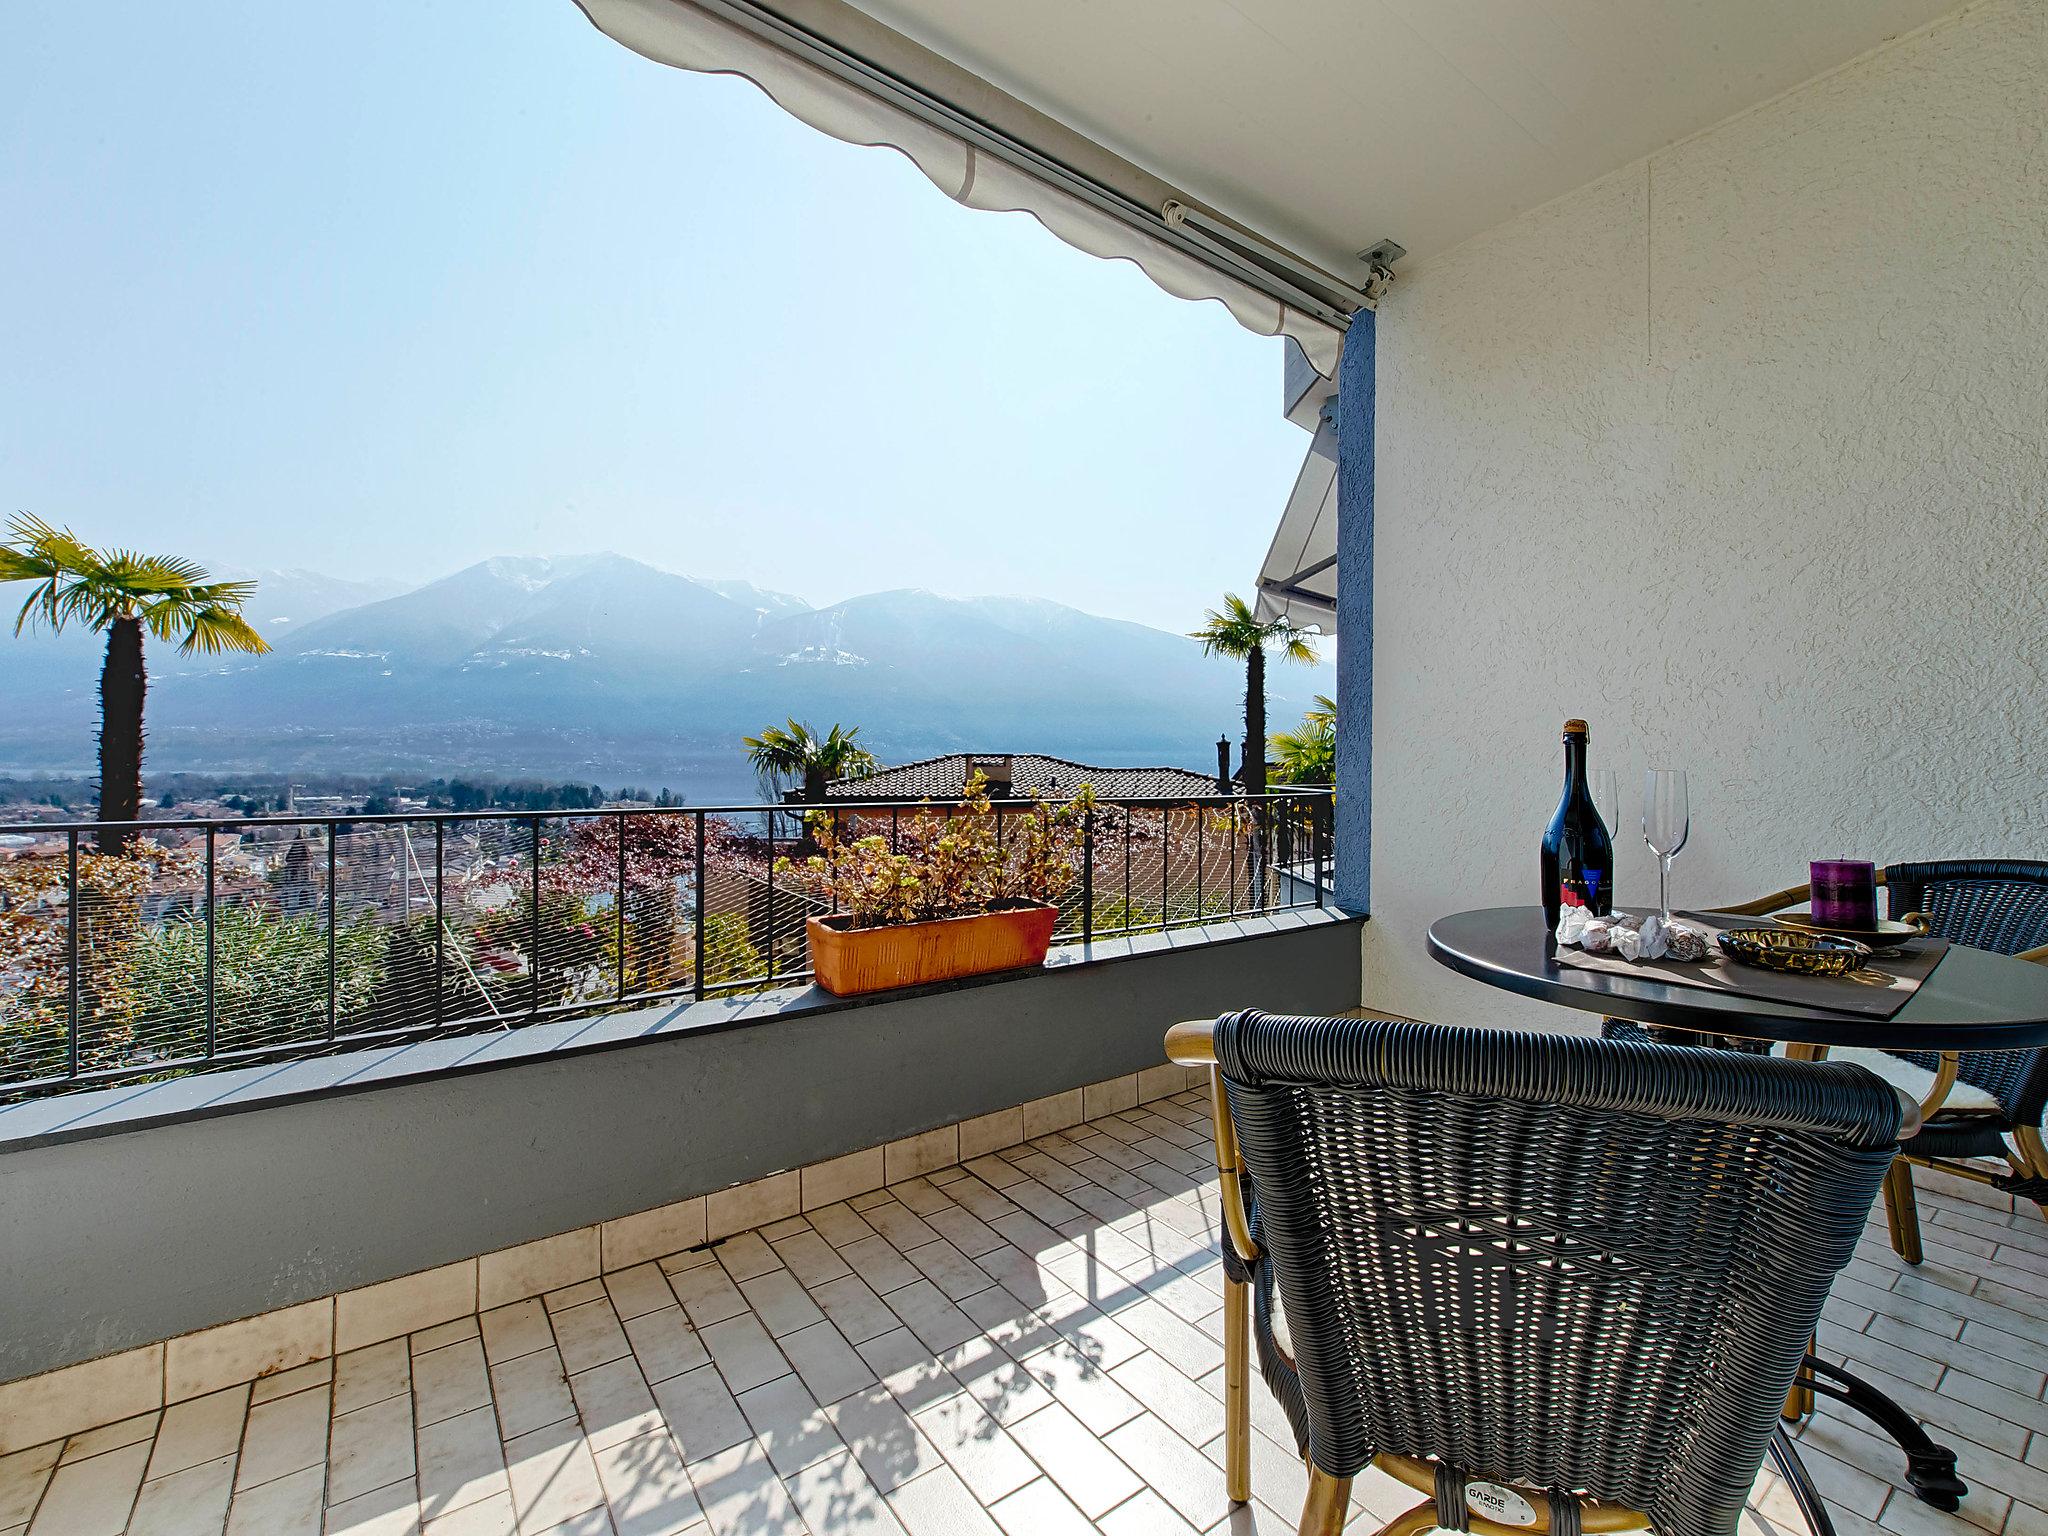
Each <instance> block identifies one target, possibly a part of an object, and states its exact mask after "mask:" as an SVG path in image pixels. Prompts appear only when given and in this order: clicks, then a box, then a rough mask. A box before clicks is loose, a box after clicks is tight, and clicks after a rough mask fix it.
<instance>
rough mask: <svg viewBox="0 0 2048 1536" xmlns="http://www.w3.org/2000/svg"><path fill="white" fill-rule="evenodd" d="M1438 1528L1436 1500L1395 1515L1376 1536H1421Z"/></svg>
mask: <svg viewBox="0 0 2048 1536" xmlns="http://www.w3.org/2000/svg"><path fill="white" fill-rule="evenodd" d="M1435 1529H1436V1501H1435V1500H1434V1499H1432V1500H1430V1501H1429V1502H1427V1503H1424V1504H1418V1505H1416V1506H1415V1507H1414V1508H1413V1509H1411V1510H1409V1511H1408V1512H1407V1513H1405V1514H1400V1515H1396V1516H1394V1518H1393V1519H1391V1520H1389V1521H1388V1522H1387V1523H1386V1524H1385V1525H1383V1526H1381V1527H1380V1528H1379V1530H1378V1531H1377V1532H1375V1533H1374V1536H1420V1533H1421V1532H1423V1531H1433V1530H1435Z"/></svg>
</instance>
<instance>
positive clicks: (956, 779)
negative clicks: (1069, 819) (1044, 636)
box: [794, 752, 1236, 802]
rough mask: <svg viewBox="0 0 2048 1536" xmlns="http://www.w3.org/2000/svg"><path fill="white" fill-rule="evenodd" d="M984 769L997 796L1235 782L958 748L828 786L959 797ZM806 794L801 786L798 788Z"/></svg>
mask: <svg viewBox="0 0 2048 1536" xmlns="http://www.w3.org/2000/svg"><path fill="white" fill-rule="evenodd" d="M976 773H979V774H980V775H981V776H982V777H983V778H984V779H985V780H986V781H987V783H988V791H989V794H990V795H991V796H994V797H998V798H1001V797H1009V798H1015V799H1025V800H1028V799H1032V798H1034V797H1036V796H1039V795H1043V796H1044V797H1045V798H1046V799H1048V800H1057V799H1064V798H1065V797H1067V796H1069V795H1072V794H1073V793H1074V792H1075V791H1076V790H1078V789H1080V787H1081V786H1082V785H1083V784H1088V785H1092V786H1093V787H1094V789H1095V793H1096V794H1097V795H1099V796H1101V797H1102V798H1104V799H1109V800H1148V799H1162V800H1164V799H1178V798H1182V797H1189V798H1192V797H1194V796H1197V795H1214V794H1229V793H1232V792H1233V791H1234V789H1235V788H1236V786H1235V785H1233V784H1230V783H1227V782H1225V781H1221V780H1219V779H1218V777H1217V776H1216V775H1214V774H1205V773H1196V772H1195V771H1194V770H1193V769H1191V768H1094V767H1090V766H1089V765H1088V764H1086V763H1075V762H1069V761H1068V760H1067V759H1065V758H1063V757H1046V756H1044V755H1043V754H1041V753H1037V752H1014V753H1012V752H953V753H948V754H947V755H946V756H944V757H928V758H925V759H924V760H922V761H921V762H915V763H905V764H903V765H902V766H900V767H896V768H878V769H876V770H875V771H874V772H873V773H861V774H852V775H849V776H847V777H846V778H841V779H834V780H832V782H831V783H830V784H829V785H827V786H826V789H825V795H826V798H827V799H830V800H883V801H906V802H914V801H918V800H951V799H956V798H958V796H959V795H960V792H961V791H962V790H963V789H964V788H965V787H966V785H967V781H968V779H970V778H971V777H973V776H974V775H975V774H976ZM794 793H795V794H796V795H798V796H800V795H801V794H802V791H801V790H798V791H795V792H794Z"/></svg>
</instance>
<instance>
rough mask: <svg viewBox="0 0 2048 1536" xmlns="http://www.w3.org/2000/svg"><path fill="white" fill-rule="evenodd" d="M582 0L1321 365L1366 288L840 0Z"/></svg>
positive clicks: (662, 50) (954, 191)
mask: <svg viewBox="0 0 2048 1536" xmlns="http://www.w3.org/2000/svg"><path fill="white" fill-rule="evenodd" d="M576 3H577V4H578V5H579V6H581V7H582V9H583V12H584V14H585V15H587V16H588V17H589V18H590V20H591V21H592V22H593V23H594V24H595V25H596V26H597V27H598V29H599V30H600V31H602V32H604V33H605V34H606V35H607V36H608V37H611V38H613V39H614V40H616V41H617V42H620V43H622V44H624V45H625V46H626V47H628V48H631V49H632V50H633V51H634V52H636V53H639V54H643V55H645V56H646V57H647V58H650V59H653V60H656V61H657V62H659V63H663V64H668V65H672V66H674V67H676V68H678V69H687V70H693V71H697V72H699V73H707V74H734V75H739V76H742V77H744V78H745V79H747V80H750V81H752V82H753V83H754V84H755V85H758V86H759V87H760V88H761V89H762V90H763V91H765V92H766V93H767V94H768V95H769V97H771V98H772V99H773V100H774V101H775V102H776V103H777V104H779V105H780V106H781V107H782V108H783V109H784V110H786V111H788V112H789V113H790V114H791V115H793V116H795V117H797V118H799V119H801V120H802V121H804V122H806V123H808V124H810V125H811V126H812V127H814V128H816V129H818V130H819V131H821V132H823V133H829V134H831V135H832V136H833V137H834V138H837V139H842V140H844V141H846V142H847V143H850V144H865V145H874V146H880V147H887V148H890V149H895V150H898V151H900V152H901V153H902V154H904V155H905V156H906V157H908V158H909V160H910V161H911V162H912V163H913V164H914V165H916V166H917V167H918V169H919V170H921V171H923V172H924V174H925V175H926V176H927V177H929V178H930V179H931V181H932V183H933V184H934V185H935V186H937V187H938V188H939V190H940V191H942V192H944V193H945V194H946V195H947V196H948V197H950V198H952V199H953V200H954V201H956V202H959V203H962V204H964V205H966V206H967V207H970V208H981V209H986V210H991V211H1016V212H1023V213H1029V214H1031V215H1032V216H1033V217H1034V218H1036V219H1037V220H1038V221H1039V222H1040V223H1041V224H1043V225H1044V226H1045V227H1046V228H1047V229H1048V230H1050V231H1051V232H1052V233H1053V234H1055V235H1057V236H1058V237H1059V238H1060V239H1062V240H1064V241H1066V242H1067V243H1068V244H1069V245H1072V246H1076V247H1078V248H1079V249H1081V250H1084V251H1087V252H1088V253H1089V254H1091V255H1094V256H1101V257H1105V258H1109V259H1117V260H1126V261H1131V262H1134V263H1136V264H1137V265H1138V266H1139V267H1140V268H1141V269H1142V270H1143V271H1144V272H1145V273H1146V275H1147V276H1149V277H1150V278H1151V279H1152V281H1154V282H1155V283H1157V284H1158V285H1159V286H1160V287H1161V288H1164V289H1165V290H1166V291H1167V292H1168V293H1171V294H1174V295H1176V296H1177V297H1180V298H1184V299H1214V300H1217V301H1218V302H1220V303H1221V304H1223V305H1224V306H1225V307H1227V308H1228V309H1229V310H1230V312H1231V314H1232V315H1234V316H1235V317H1236V318H1237V320H1238V322H1239V323H1240V324H1242V325H1244V326H1246V327H1247V328H1248V329H1250V330H1253V331H1256V332H1258V333H1259V334H1261V335H1266V336H1287V337H1290V338H1292V339H1293V340H1294V341H1295V342H1296V343H1297V344H1299V346H1300V347H1301V349H1302V351H1303V353H1304V354H1305V355H1306V356H1307V357H1308V359H1309V361H1310V362H1311V363H1312V364H1313V365H1314V367H1315V368H1316V370H1317V371H1318V372H1319V373H1321V374H1323V375H1326V376H1327V375H1330V374H1333V373H1334V372H1335V371H1336V366H1337V354H1338V349H1339V347H1340V345H1341V344H1342V340H1343V333H1344V326H1345V324H1346V322H1347V320H1348V319H1349V316H1350V315H1351V314H1352V313H1353V312H1354V311H1355V310H1357V309H1358V308H1359V307H1360V306H1361V305H1364V304H1369V303H1371V302H1372V300H1371V298H1370V297H1369V295H1368V294H1367V292H1366V291H1365V290H1364V289H1359V288H1353V287H1352V286H1350V285H1349V284H1348V283H1346V282H1344V281H1342V280H1340V279H1338V278H1336V277H1334V276H1332V275H1331V274H1329V273H1328V272H1326V271H1323V270H1321V269H1320V268H1318V267H1316V266H1315V265H1314V264H1313V263H1310V262H1307V261H1304V260H1302V259H1300V258H1299V257H1297V256H1295V255H1293V254H1292V253H1290V252H1288V251H1286V250H1284V249H1282V248H1280V247H1279V246H1277V245H1274V244H1272V243H1270V242H1267V241H1265V240H1263V239H1262V238H1260V237H1259V236H1258V235H1256V234H1254V233H1253V232H1252V231H1250V230H1248V229H1245V228H1244V227H1242V226H1241V225H1238V224H1236V223H1234V222H1233V221H1231V220H1230V219H1228V218H1226V217H1224V216H1223V215H1221V214H1219V213H1217V212H1216V211H1214V210H1212V209H1210V208H1207V207H1205V206H1204V205H1203V204H1201V203H1200V202H1199V201H1198V200H1196V199H1195V198H1193V197H1192V196H1190V195H1188V194H1186V193H1184V192H1182V191H1181V190H1179V189H1178V188H1176V187H1174V186H1172V185H1171V184H1169V183H1167V182H1165V181H1162V180H1160V179H1159V178H1158V177H1156V176H1153V175H1151V174H1149V173H1147V172H1145V171H1143V170H1140V169H1139V168H1138V167H1137V166H1135V165H1132V164H1130V163H1129V162H1127V161H1124V160H1122V159H1120V158H1119V157H1117V156H1116V155H1114V154H1113V153H1111V152H1110V151H1108V150H1106V149H1104V148H1103V147H1102V146H1101V145H1099V144H1096V143H1093V142H1091V141H1090V140H1088V139H1086V138H1084V137H1082V136H1081V135H1079V134H1077V133H1075V132H1074V131H1073V130H1071V129H1069V128H1066V127H1064V126H1063V125H1061V124H1060V123H1057V122H1055V121H1054V120H1053V119H1051V118H1049V117H1046V116H1045V115H1044V114H1042V113H1040V112H1037V111H1036V110H1034V109H1033V108H1031V107H1028V106H1026V105H1025V104H1024V103H1022V102H1020V101H1018V100H1016V99H1015V98H1013V97H1011V96H1008V95H1006V94H1005V93H1004V92H1002V91H1000V90H998V89H996V88H995V87H994V86H992V85H990V84H989V83H988V82H987V81H985V80H983V79H981V78H979V77H978V76H975V75H973V74H970V73H969V72H968V71H966V70H964V69H962V68H960V67H959V66H958V65H955V64H953V63H951V62H950V61H948V60H946V59H944V58H942V57H940V56H939V55H938V54H936V53H933V52H931V51H929V50H928V49H925V48H923V47H922V46H921V45H919V44H917V43H915V42H913V41H911V40H910V39H909V38H907V37H905V36H903V35H902V34H901V33H898V32H895V31H893V30H891V29H890V28H888V27H885V26H883V25H882V24H880V23H879V22H876V21H875V20H873V19H872V18H871V17H869V16H867V15H866V14H865V13H864V12H862V11H860V10H857V9H855V8H854V7H852V6H850V5H847V4H845V3H844V0H778V3H777V4H776V5H775V6H774V8H772V9H771V8H770V7H769V6H768V5H766V4H763V3H760V0H576Z"/></svg>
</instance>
